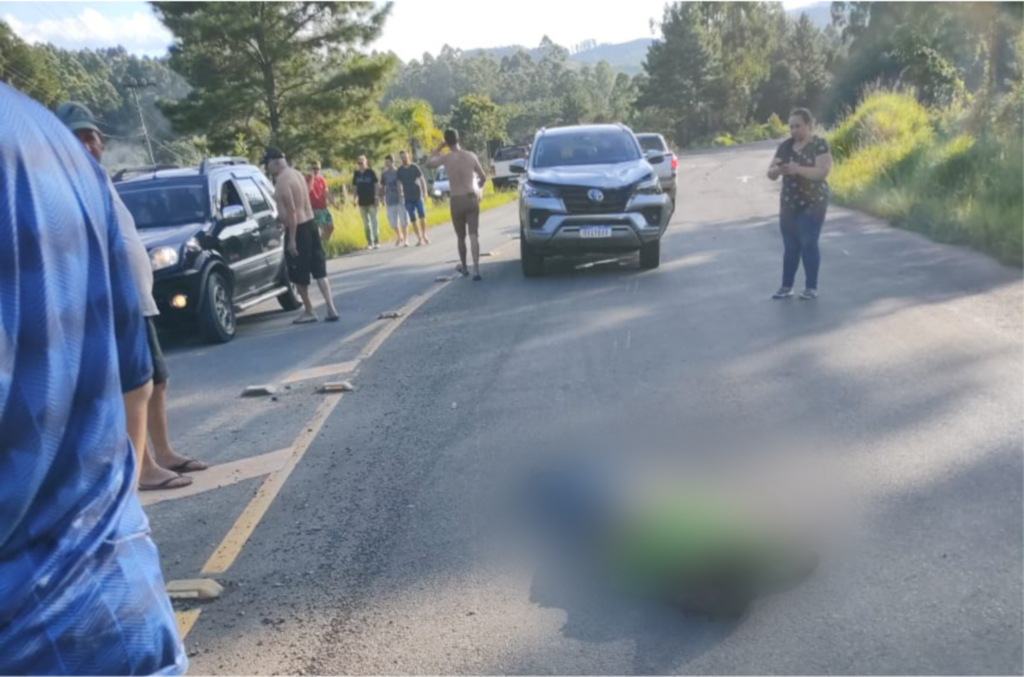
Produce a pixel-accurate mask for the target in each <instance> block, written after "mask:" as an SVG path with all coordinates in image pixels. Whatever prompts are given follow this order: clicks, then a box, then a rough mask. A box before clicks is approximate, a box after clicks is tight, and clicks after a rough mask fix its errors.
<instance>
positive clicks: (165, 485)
mask: <svg viewBox="0 0 1024 677" xmlns="http://www.w3.org/2000/svg"><path fill="white" fill-rule="evenodd" d="M182 480H184V481H185V483H184V484H175V485H174V486H173V487H172V486H171V483H172V482H180V481H182ZM191 485H192V478H191V477H187V476H185V475H175V476H174V477H170V478H168V479H166V480H164V481H163V482H161V483H160V484H140V485H139V491H160V490H161V489H184V488H185V487H188V486H191Z"/></svg>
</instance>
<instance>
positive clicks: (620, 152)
mask: <svg viewBox="0 0 1024 677" xmlns="http://www.w3.org/2000/svg"><path fill="white" fill-rule="evenodd" d="M532 157H533V166H534V167H536V168H544V167H562V166H567V165H607V164H615V163H619V162H632V161H634V160H639V159H640V150H639V149H638V148H637V145H636V141H634V140H633V135H632V134H630V133H629V132H626V131H624V130H619V129H614V130H612V129H609V130H599V131H595V130H580V131H578V132H560V133H558V134H551V135H543V136H541V137H540V139H539V140H538V141H537V144H536V146H535V147H534V149H533V154H532Z"/></svg>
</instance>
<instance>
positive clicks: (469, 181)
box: [427, 129, 487, 282]
mask: <svg viewBox="0 0 1024 677" xmlns="http://www.w3.org/2000/svg"><path fill="white" fill-rule="evenodd" d="M446 146H447V148H448V151H449V152H448V154H446V155H442V154H441V152H442V151H443V150H444V149H445V147H446ZM427 167H429V168H430V169H437V168H438V167H444V168H445V169H446V170H448V181H449V185H450V187H451V188H450V190H451V201H450V206H451V212H452V225H453V226H455V235H456V237H458V239H459V259H461V261H462V263H461V264H460V265H459V268H458V271H459V272H460V273H462V276H463V277H466V276H468V275H469V268H468V267H466V230H467V227H468V230H469V242H470V245H471V246H472V248H473V280H474V281H475V282H479V281H480V280H481V279H482V278H481V277H480V239H479V233H480V194H479V192H478V191H479V190H480V189H482V188H483V187H484V184H485V183H486V182H487V174H485V173H484V168H483V167H482V166H480V160H479V158H477V156H476V154H475V153H471V152H469V151H468V150H463V149H462V147H461V146H460V145H459V133H458V132H457V131H455V130H454V129H449V130H447V131H446V132H445V133H444V143H443V144H441V145H440V146H439V147H438V148H437V150H435V151H434V154H433V155H431V156H430V159H429V160H427ZM474 179H475V180H474Z"/></svg>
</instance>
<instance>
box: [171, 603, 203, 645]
mask: <svg viewBox="0 0 1024 677" xmlns="http://www.w3.org/2000/svg"><path fill="white" fill-rule="evenodd" d="M201 613H203V610H202V609H189V610H187V611H175V612H174V622H175V624H177V626H178V637H181V640H182V641H185V638H186V637H188V633H190V632H192V626H193V625H195V624H196V621H197V620H199V614H201Z"/></svg>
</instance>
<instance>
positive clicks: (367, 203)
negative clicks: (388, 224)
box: [352, 155, 380, 249]
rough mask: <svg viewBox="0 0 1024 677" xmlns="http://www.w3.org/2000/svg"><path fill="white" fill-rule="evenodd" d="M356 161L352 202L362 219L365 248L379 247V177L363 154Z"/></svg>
mask: <svg viewBox="0 0 1024 677" xmlns="http://www.w3.org/2000/svg"><path fill="white" fill-rule="evenodd" d="M356 163H357V164H358V165H359V169H357V170H356V171H355V173H354V174H353V175H352V186H353V187H354V188H355V192H356V195H355V198H354V200H353V202H354V203H355V204H356V205H358V206H359V216H361V217H362V219H363V231H364V232H365V233H366V248H367V249H380V229H379V227H378V226H377V203H378V202H379V201H380V179H378V178H377V173H376V172H374V171H373V170H372V169H370V168H369V165H368V164H367V161H366V156H365V155H360V156H359V159H358V160H356Z"/></svg>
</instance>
